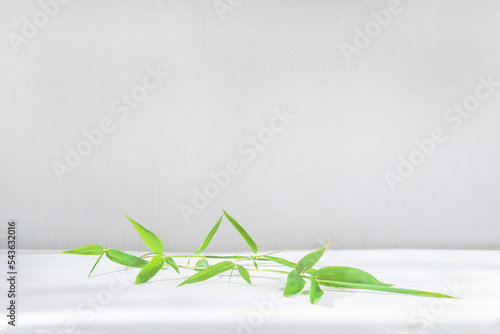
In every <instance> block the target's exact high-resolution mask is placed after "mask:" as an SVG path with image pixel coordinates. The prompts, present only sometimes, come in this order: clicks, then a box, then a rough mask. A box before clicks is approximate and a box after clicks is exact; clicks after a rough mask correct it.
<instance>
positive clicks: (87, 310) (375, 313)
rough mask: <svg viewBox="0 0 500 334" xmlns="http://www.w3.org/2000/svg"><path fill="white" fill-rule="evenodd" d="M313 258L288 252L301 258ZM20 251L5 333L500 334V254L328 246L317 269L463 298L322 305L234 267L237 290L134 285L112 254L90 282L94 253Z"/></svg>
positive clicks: (361, 296) (328, 299)
mask: <svg viewBox="0 0 500 334" xmlns="http://www.w3.org/2000/svg"><path fill="white" fill-rule="evenodd" d="M306 252H308V251H286V252H284V253H282V254H281V256H283V257H285V258H287V259H289V260H291V261H297V260H298V259H300V257H301V256H302V255H304V254H306ZM18 253H19V255H18V261H19V270H18V271H19V280H18V286H17V289H18V300H17V303H18V314H17V322H18V326H17V327H16V329H15V330H13V329H12V328H11V327H10V326H9V327H8V328H5V325H6V321H2V324H1V326H2V327H0V328H2V330H3V331H2V333H11V332H12V333H46V334H48V333H50V334H62V333H82V334H86V333H101V334H104V333H140V332H141V330H145V331H146V332H147V333H221V334H225V333H229V334H231V333H235V334H236V333H238V334H239V333H245V334H251V333H255V334H259V333H304V332H311V330H314V331H321V333H343V334H350V333H367V334H368V333H384V334H391V333H394V334H410V333H430V334H435V333H443V334H445V333H446V334H452V333H453V334H455V333H460V334H472V333H476V334H499V333H500V251H458V250H329V251H327V252H326V253H325V255H324V257H323V259H322V260H321V261H320V262H319V263H318V265H317V266H316V268H318V267H321V266H326V265H339V266H351V267H356V268H360V269H363V270H366V271H368V272H370V273H372V274H373V275H374V276H375V277H377V278H378V279H380V280H381V281H383V282H387V283H393V284H396V286H397V287H404V288H410V289H421V290H426V291H433V292H445V293H449V294H453V295H455V296H458V297H461V299H454V300H450V299H436V298H425V297H417V296H406V295H396V294H388V293H383V292H371V291H363V290H358V291H357V292H342V291H325V295H324V296H323V298H322V300H321V301H320V302H319V303H318V304H317V305H311V304H309V298H308V296H307V295H298V296H295V297H290V298H286V299H285V298H284V297H281V293H282V291H283V288H284V283H285V278H286V277H285V275H280V274H276V273H258V274H256V273H251V275H252V283H253V286H249V285H247V283H245V282H244V281H243V279H242V278H241V277H239V275H238V274H237V272H236V271H235V273H234V274H233V278H232V281H231V284H230V285H229V284H228V277H227V276H228V275H221V276H218V277H215V278H213V279H210V280H209V281H206V282H203V283H198V284H192V285H185V286H182V287H176V286H177V285H178V284H179V283H180V282H181V281H182V280H183V279H182V278H181V277H179V276H178V275H177V274H176V273H175V272H174V271H173V270H164V271H160V273H159V274H158V275H157V276H156V277H154V278H153V280H152V281H151V282H149V283H147V284H144V285H140V286H135V285H134V284H133V282H134V279H135V276H136V275H137V273H138V269H130V270H127V271H125V272H124V271H122V270H120V269H121V267H120V266H118V265H116V264H114V263H113V262H111V261H109V260H107V259H105V258H103V259H102V261H101V263H100V264H99V266H98V267H97V269H96V270H95V272H94V276H93V277H91V278H89V279H87V274H88V272H89V270H90V268H91V266H92V264H93V262H94V261H95V259H96V257H95V256H78V255H66V254H59V253H57V251H31V250H21V251H18ZM132 253H134V254H139V253H137V252H132ZM262 253H264V252H262ZM219 254H221V253H219ZM242 254H244V253H242ZM178 263H183V262H181V260H178ZM212 263H215V261H213V260H212V261H211V264H212ZM261 268H270V269H272V268H276V269H278V268H280V266H275V265H273V264H271V263H269V264H267V263H265V264H261ZM191 273H192V271H181V274H183V275H184V276H187V275H189V274H191ZM3 284H4V287H3V289H2V291H6V290H5V289H4V288H5V282H3ZM308 289H309V288H308V283H307V285H306V287H305V288H304V290H305V291H308ZM4 296H5V294H4V293H3V292H2V300H3V299H4V298H5V297H4ZM6 303H7V301H5V302H2V308H3V307H4V305H6ZM91 305H94V306H91Z"/></svg>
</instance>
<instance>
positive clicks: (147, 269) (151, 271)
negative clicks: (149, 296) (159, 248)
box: [135, 254, 164, 284]
mask: <svg viewBox="0 0 500 334" xmlns="http://www.w3.org/2000/svg"><path fill="white" fill-rule="evenodd" d="M163 264H164V261H163V255H162V254H158V255H156V256H155V257H154V258H152V259H151V261H149V263H148V264H147V265H145V266H144V268H142V270H141V271H140V272H139V275H137V278H136V279H135V284H141V283H146V282H147V281H149V280H150V279H151V278H153V277H154V275H156V273H157V272H158V271H159V270H160V269H161V268H162V267H163Z"/></svg>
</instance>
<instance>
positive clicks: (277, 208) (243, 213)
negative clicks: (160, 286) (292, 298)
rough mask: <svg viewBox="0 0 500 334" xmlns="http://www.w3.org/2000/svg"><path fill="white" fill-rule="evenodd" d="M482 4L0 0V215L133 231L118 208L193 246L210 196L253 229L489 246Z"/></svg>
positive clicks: (487, 72)
mask: <svg viewBox="0 0 500 334" xmlns="http://www.w3.org/2000/svg"><path fill="white" fill-rule="evenodd" d="M499 11H500V3H499V2H498V1H495V0H491V1H410V2H406V1H403V2H401V3H399V4H398V3H397V2H390V1H389V2H388V1H347V0H345V1H278V0H265V1H264V0H262V1H254V0H242V1H241V0H216V1H167V0H165V1H151V0H150V1H147V0H141V1H124V0H120V1H117V0H116V1H97V0H92V1H90V0H85V1H83V0H73V1H68V0H65V1H63V0H59V1H58V2H57V1H56V0H42V1H20V0H2V1H0V32H1V35H0V37H1V38H0V116H1V117H0V119H1V123H0V136H1V142H0V153H1V160H2V162H1V164H0V175H1V176H0V181H1V189H2V191H1V192H0V219H1V220H2V221H6V220H7V219H12V218H14V219H17V220H18V223H19V225H18V226H19V228H18V238H19V245H20V247H22V248H54V249H61V248H73V247H76V246H82V245H85V244H89V243H99V244H102V245H103V246H106V247H115V248H122V249H129V250H132V249H144V246H143V245H142V242H141V241H140V239H139V237H138V236H137V235H136V234H135V232H134V230H133V228H132V227H131V226H130V224H129V223H128V222H127V221H126V219H125V218H124V217H123V216H122V214H127V215H129V216H130V217H132V218H134V219H136V220H137V221H138V222H140V223H142V224H143V225H144V226H146V227H148V228H150V229H151V230H153V231H154V232H156V233H157V234H158V235H159V236H161V237H162V239H164V241H165V243H166V247H167V249H168V250H172V251H174V250H175V251H181V250H182V251H184V250H186V251H189V250H193V251H194V250H195V249H196V248H197V247H198V245H199V244H200V243H201V241H202V240H203V238H204V236H205V235H206V233H207V232H208V231H209V229H210V228H211V226H212V225H213V224H214V223H215V222H216V221H217V219H218V218H219V216H220V214H221V209H222V208H224V209H226V210H227V211H228V212H229V213H230V214H231V215H233V217H235V218H236V219H237V220H239V221H240V223H241V224H242V225H243V226H244V227H245V228H246V229H247V231H248V232H249V233H250V234H251V235H252V236H253V237H254V239H255V240H256V242H257V243H258V244H259V246H260V248H261V249H277V248H284V247H287V246H292V247H294V248H304V247H308V248H314V247H319V246H322V245H323V244H325V243H328V242H331V243H332V244H333V247H359V248H364V247H384V248H390V247H423V248H446V247H449V248H498V247H500V234H499V231H500V229H499V223H500V222H499V218H500V205H499V204H498V200H499V199H500V177H499V170H500V154H499V147H500V146H499V145H500V132H499V130H498V129H499V121H500V112H499V111H500V109H499V107H500V62H499V59H500V21H499V20H498V15H499V14H500V12H499ZM167 72H168V74H166V73H167ZM95 129H99V130H95ZM85 132H88V133H90V135H89V136H90V137H91V138H92V141H93V143H92V142H91V141H90V140H88V139H87V137H86V135H85ZM417 142H418V143H420V144H418V143H417ZM69 152H72V153H69ZM75 152H76V153H75ZM221 171H222V172H221ZM224 171H225V172H224ZM229 172H231V174H230V173H229ZM214 175H218V178H219V180H218V181H219V185H217V184H216V183H213V182H212V179H213V177H214ZM198 191H199V193H198ZM200 193H201V194H200ZM210 197H211V198H210ZM213 242H214V244H213V245H211V246H210V248H209V250H230V249H233V250H236V249H238V250H244V249H246V248H245V244H244V242H242V241H240V240H239V237H238V236H237V234H236V232H235V231H234V230H233V229H232V228H231V227H230V226H229V225H228V224H224V225H222V226H221V228H220V230H219V233H218V234H217V235H216V237H215V239H214V241H213ZM216 245H218V246H216Z"/></svg>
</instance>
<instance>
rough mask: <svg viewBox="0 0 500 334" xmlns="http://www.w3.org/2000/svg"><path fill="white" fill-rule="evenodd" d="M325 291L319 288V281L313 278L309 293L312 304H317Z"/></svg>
mask: <svg viewBox="0 0 500 334" xmlns="http://www.w3.org/2000/svg"><path fill="white" fill-rule="evenodd" d="M323 293H324V292H323V290H321V288H320V287H319V284H318V281H316V280H315V279H314V277H311V290H310V291H309V300H310V301H311V304H316V303H317V302H318V301H319V300H320V299H321V297H322V296H323Z"/></svg>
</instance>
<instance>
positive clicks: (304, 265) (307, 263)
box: [295, 245, 328, 274]
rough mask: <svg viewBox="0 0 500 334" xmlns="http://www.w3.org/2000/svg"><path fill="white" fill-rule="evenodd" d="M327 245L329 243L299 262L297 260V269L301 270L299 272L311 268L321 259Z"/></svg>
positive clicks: (301, 272)
mask: <svg viewBox="0 0 500 334" xmlns="http://www.w3.org/2000/svg"><path fill="white" fill-rule="evenodd" d="M327 247H328V245H326V246H325V247H323V248H321V249H318V250H317V251H314V252H312V253H310V254H307V255H306V256H304V257H303V258H302V259H301V260H300V261H299V262H297V265H296V266H295V269H296V270H297V271H298V272H299V274H303V273H305V272H307V271H308V270H309V269H311V268H312V267H313V266H314V265H315V264H316V263H317V262H318V261H319V259H321V257H322V256H323V253H324V252H325V250H326V248H327Z"/></svg>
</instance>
